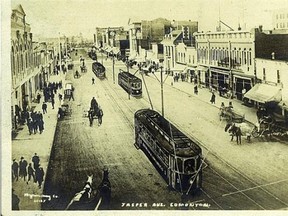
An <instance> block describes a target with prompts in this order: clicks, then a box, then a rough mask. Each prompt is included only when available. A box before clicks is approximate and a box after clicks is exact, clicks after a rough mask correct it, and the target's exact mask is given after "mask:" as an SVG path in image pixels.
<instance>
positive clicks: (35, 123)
mask: <svg viewBox="0 0 288 216" xmlns="http://www.w3.org/2000/svg"><path fill="white" fill-rule="evenodd" d="M27 126H28V130H29V135H31V134H36V133H37V131H38V129H39V132H40V134H41V133H42V132H43V130H44V120H43V115H42V113H41V112H40V111H39V112H34V111H31V112H28V119H27Z"/></svg>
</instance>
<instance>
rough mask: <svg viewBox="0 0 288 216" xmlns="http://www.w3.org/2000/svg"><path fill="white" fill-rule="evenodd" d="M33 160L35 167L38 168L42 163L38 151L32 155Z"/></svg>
mask: <svg viewBox="0 0 288 216" xmlns="http://www.w3.org/2000/svg"><path fill="white" fill-rule="evenodd" d="M32 162H33V166H34V169H35V170H36V169H37V168H38V167H39V164H40V158H39V156H38V155H37V153H35V154H34V156H33V157H32Z"/></svg>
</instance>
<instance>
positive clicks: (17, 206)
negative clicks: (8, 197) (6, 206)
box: [12, 189, 20, 210]
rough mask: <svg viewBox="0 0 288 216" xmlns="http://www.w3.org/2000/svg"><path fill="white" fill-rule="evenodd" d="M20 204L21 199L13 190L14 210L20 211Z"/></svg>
mask: <svg viewBox="0 0 288 216" xmlns="http://www.w3.org/2000/svg"><path fill="white" fill-rule="evenodd" d="M19 203H20V199H19V197H18V196H17V195H16V194H15V193H14V189H12V210H20V208H19Z"/></svg>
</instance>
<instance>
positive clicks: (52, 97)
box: [51, 97, 55, 109]
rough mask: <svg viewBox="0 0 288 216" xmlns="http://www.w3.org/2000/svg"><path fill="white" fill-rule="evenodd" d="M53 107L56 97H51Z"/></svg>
mask: <svg viewBox="0 0 288 216" xmlns="http://www.w3.org/2000/svg"><path fill="white" fill-rule="evenodd" d="M51 104H52V109H54V104H55V100H54V97H52V98H51Z"/></svg>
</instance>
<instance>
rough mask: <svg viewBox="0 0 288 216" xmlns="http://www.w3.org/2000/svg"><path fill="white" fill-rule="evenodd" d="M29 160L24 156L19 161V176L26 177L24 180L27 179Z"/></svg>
mask: <svg viewBox="0 0 288 216" xmlns="http://www.w3.org/2000/svg"><path fill="white" fill-rule="evenodd" d="M27 165H28V163H27V161H26V160H25V159H24V157H23V156H22V157H21V160H20V161H19V177H20V178H22V177H23V178H24V181H25V180H26V176H27Z"/></svg>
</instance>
